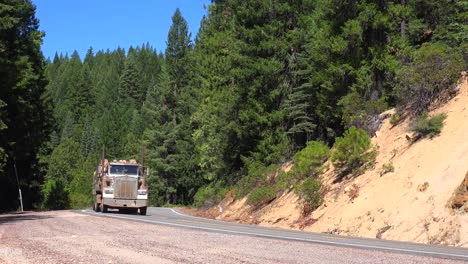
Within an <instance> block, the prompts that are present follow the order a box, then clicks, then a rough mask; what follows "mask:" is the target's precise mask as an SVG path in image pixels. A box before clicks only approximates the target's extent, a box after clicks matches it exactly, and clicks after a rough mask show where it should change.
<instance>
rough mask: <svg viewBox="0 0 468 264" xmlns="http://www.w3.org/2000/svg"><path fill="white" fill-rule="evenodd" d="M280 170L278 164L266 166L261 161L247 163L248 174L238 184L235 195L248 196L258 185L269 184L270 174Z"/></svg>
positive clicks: (238, 196)
mask: <svg viewBox="0 0 468 264" xmlns="http://www.w3.org/2000/svg"><path fill="white" fill-rule="evenodd" d="M278 170H279V166H278V165H270V166H268V167H267V166H265V165H263V164H262V163H260V162H252V163H250V164H248V165H247V175H245V176H244V177H242V178H241V179H240V180H239V181H238V182H237V184H236V186H235V190H234V196H235V198H236V199H238V198H241V197H244V196H246V195H247V194H248V193H249V192H250V191H252V190H253V189H255V188H256V187H260V186H264V185H268V184H269V183H268V182H267V180H268V176H269V175H271V174H273V173H276V171H278Z"/></svg>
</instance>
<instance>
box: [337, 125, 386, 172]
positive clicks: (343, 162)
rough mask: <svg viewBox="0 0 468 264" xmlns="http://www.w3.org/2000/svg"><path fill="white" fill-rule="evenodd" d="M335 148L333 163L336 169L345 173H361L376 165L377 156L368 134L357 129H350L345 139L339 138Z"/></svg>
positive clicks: (344, 136)
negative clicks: (362, 170)
mask: <svg viewBox="0 0 468 264" xmlns="http://www.w3.org/2000/svg"><path fill="white" fill-rule="evenodd" d="M333 148H334V151H333V153H332V156H331V161H332V163H333V165H334V166H335V168H338V169H342V170H344V172H351V173H359V172H361V169H365V168H366V167H368V166H371V165H372V164H373V163H374V161H375V157H376V155H377V150H376V149H375V147H372V142H371V139H370V137H369V136H368V135H367V133H366V132H365V131H364V130H362V129H358V128H355V127H350V128H349V129H348V130H347V131H346V132H345V133H344V135H343V137H337V138H336V141H335V144H334V145H333Z"/></svg>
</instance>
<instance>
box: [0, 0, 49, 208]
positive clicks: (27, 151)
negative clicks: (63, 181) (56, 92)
mask: <svg viewBox="0 0 468 264" xmlns="http://www.w3.org/2000/svg"><path fill="white" fill-rule="evenodd" d="M42 37H43V32H41V31H39V22H38V20H37V19H36V17H35V7H34V5H33V4H32V3H31V1H28V0H25V1H15V0H8V1H3V2H2V4H0V82H1V89H0V120H1V121H0V163H1V164H3V166H4V168H3V171H4V173H2V177H0V199H1V201H2V203H1V205H0V210H12V209H16V208H18V205H19V203H18V200H17V194H18V193H17V189H18V188H17V187H18V185H17V183H16V176H15V169H14V165H15V164H16V168H17V171H18V174H19V176H20V177H19V178H20V183H19V185H20V188H22V190H23V200H24V207H25V208H31V207H32V205H33V203H34V202H35V201H37V200H39V189H38V188H37V184H35V183H36V182H41V181H42V174H41V173H40V168H39V164H38V158H37V154H38V153H39V149H40V147H41V145H42V143H43V142H44V141H45V140H47V137H48V132H49V128H50V115H49V110H50V108H49V101H48V98H47V97H46V96H45V93H44V91H45V86H46V83H47V81H46V78H45V75H44V58H43V56H42V53H41V51H40V45H41V43H42Z"/></svg>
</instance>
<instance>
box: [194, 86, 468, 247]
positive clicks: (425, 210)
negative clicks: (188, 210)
mask: <svg viewBox="0 0 468 264" xmlns="http://www.w3.org/2000/svg"><path fill="white" fill-rule="evenodd" d="M458 88H459V90H458V94H457V95H456V96H455V97H454V98H452V99H451V100H450V101H449V102H448V103H446V104H445V105H443V106H442V107H440V108H438V109H437V110H434V111H433V112H432V113H431V114H436V113H446V114H447V119H446V120H445V122H444V127H443V130H442V133H441V134H440V135H439V136H437V137H435V138H433V139H426V138H425V139H421V140H419V141H417V142H415V143H411V142H410V141H408V139H407V138H406V135H407V133H408V130H409V121H408V120H405V121H403V122H401V123H400V124H398V125H396V126H392V125H391V124H390V120H389V119H390V118H388V117H389V116H390V114H391V113H392V112H391V111H389V112H387V113H385V116H386V117H387V118H386V119H385V120H384V123H383V125H382V127H381V129H380V130H379V131H378V132H377V134H376V136H375V137H374V138H373V139H372V141H373V143H374V144H376V145H378V146H379V154H378V156H377V160H376V164H375V167H374V168H373V169H371V170H369V171H367V172H366V173H364V174H362V175H360V176H358V177H355V178H353V179H348V180H344V181H341V182H336V173H335V172H334V171H333V169H330V170H329V171H327V172H325V173H324V174H323V175H322V182H323V184H324V186H325V188H326V189H327V190H328V192H327V194H326V196H325V202H324V203H323V205H322V206H321V207H319V208H318V209H317V210H315V211H314V212H313V213H312V214H311V215H310V216H309V217H307V218H306V219H304V217H303V216H301V213H302V210H303V208H302V206H303V205H302V203H301V201H300V200H299V199H298V197H297V196H296V195H295V194H294V192H293V191H292V190H289V191H286V192H285V193H283V194H282V195H281V196H280V197H279V198H277V199H276V200H274V201H273V202H271V203H270V204H269V205H267V206H265V207H263V208H261V209H259V210H257V211H253V212H252V211H251V208H250V207H249V206H247V205H246V204H245V200H246V199H245V198H244V199H241V200H233V199H232V198H231V197H230V196H229V195H228V196H227V197H226V199H224V200H223V201H222V202H221V203H220V205H219V206H215V207H213V208H211V209H209V210H206V211H196V212H193V211H192V213H194V214H198V215H204V216H208V217H213V218H217V219H223V220H227V221H237V222H243V223H254V224H259V225H263V226H278V227H287V228H295V229H298V228H303V229H305V230H307V231H317V232H329V233H336V234H344V235H353V236H362V237H371V238H376V237H377V238H382V239H391V240H402V241H414V242H421V243H434V244H448V245H458V246H463V247H468V203H467V202H468V178H467V177H468V174H467V173H468V82H467V79H466V78H465V79H464V80H463V81H462V82H461V83H460V85H459V87H458ZM384 164H392V165H393V167H394V171H393V172H389V173H385V174H383V175H381V174H382V173H381V172H382V166H383V165H384ZM465 175H467V176H466V177H465ZM219 207H221V208H222V213H220V210H219Z"/></svg>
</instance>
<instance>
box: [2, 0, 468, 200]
mask: <svg viewBox="0 0 468 264" xmlns="http://www.w3.org/2000/svg"><path fill="white" fill-rule="evenodd" d="M207 10H208V13H207V15H206V16H205V17H204V18H203V20H202V22H201V26H200V30H199V32H198V34H197V36H196V38H195V42H192V41H191V35H190V33H189V32H190V31H189V28H188V24H187V21H186V20H185V19H184V18H183V16H182V14H181V13H180V10H176V12H175V13H174V15H173V17H172V25H171V27H170V28H169V33H168V36H167V49H166V50H165V51H164V54H162V53H159V54H158V53H157V52H156V50H154V49H153V48H152V47H151V46H149V44H145V45H143V46H139V47H130V48H129V50H128V51H126V50H123V49H121V48H118V49H116V50H114V51H109V50H107V51H97V52H95V51H94V50H93V49H89V50H88V52H87V54H86V56H85V58H84V60H81V59H80V57H79V56H78V53H77V52H74V53H73V54H72V55H71V56H70V57H69V56H68V55H61V54H60V55H59V54H57V55H56V56H55V57H54V58H53V60H52V61H48V62H47V63H46V67H45V68H46V71H45V76H44V73H43V72H42V68H43V65H42V62H43V59H42V56H41V54H40V51H39V50H40V49H39V46H40V42H41V37H42V33H41V32H39V31H38V30H37V28H38V24H37V20H36V19H35V18H34V7H33V5H32V4H31V3H30V1H26V2H24V3H22V4H19V3H18V4H14V3H13V4H12V3H9V4H4V5H0V14H2V18H5V19H4V20H5V21H6V22H5V21H4V22H5V23H0V24H1V25H0V33H1V34H0V47H2V48H0V58H1V59H0V64H1V65H0V66H1V67H0V76H1V80H2V85H3V86H2V89H1V90H0V136H1V137H0V138H1V141H0V167H2V164H3V167H4V170H3V171H4V172H6V174H8V176H7V177H3V178H2V177H0V188H1V189H0V198H1V199H2V200H8V201H14V200H15V199H16V194H15V193H14V191H12V190H14V188H12V186H13V183H14V181H13V178H12V176H13V174H12V171H13V170H12V167H11V166H12V165H11V164H13V162H12V161H14V160H16V161H17V162H18V164H17V166H18V168H19V169H20V170H21V171H20V172H19V173H20V174H21V175H24V180H23V182H21V183H20V184H21V186H22V187H24V188H26V186H28V188H29V186H37V185H40V184H43V193H44V198H45V200H44V204H45V206H50V207H54V208H64V207H69V206H73V207H81V206H85V205H86V204H88V203H89V197H88V196H86V192H87V188H88V178H87V175H90V174H91V173H92V171H89V170H91V169H90V168H88V165H83V164H87V163H86V162H85V161H86V160H88V161H90V159H91V160H94V159H95V157H96V156H98V154H99V153H98V152H99V150H100V149H101V147H102V145H105V146H106V149H107V156H108V157H109V158H110V159H114V158H116V159H122V158H132V157H139V153H140V150H141V146H142V145H145V146H146V149H147V156H146V165H147V166H149V167H150V168H151V175H150V176H149V178H148V184H149V186H150V204H152V205H164V204H189V203H191V202H193V201H194V200H195V203H196V204H197V205H203V204H204V203H205V201H206V204H210V203H211V202H214V201H218V200H219V199H220V197H222V195H223V193H225V187H226V186H234V188H235V196H236V197H241V196H242V197H243V196H245V195H247V194H248V193H249V192H251V191H254V190H256V191H255V192H257V193H258V194H262V195H264V196H265V197H271V196H272V195H271V193H272V192H267V191H268V190H267V186H270V187H271V188H273V189H274V191H275V192H276V191H282V190H285V189H287V188H289V187H290V186H291V185H298V183H299V182H301V181H302V180H303V179H307V180H306V181H304V183H302V184H301V185H307V186H308V187H307V188H306V187H304V188H303V189H304V190H306V189H307V190H310V191H307V192H309V193H312V194H313V193H314V192H315V191H317V186H316V185H314V182H313V181H314V180H309V179H313V178H315V176H317V175H318V174H319V173H320V171H321V170H322V166H323V161H324V160H326V159H327V158H328V156H329V155H330V153H329V150H328V148H327V147H326V145H325V144H328V145H331V143H333V142H334V141H335V138H336V143H335V151H334V152H333V154H332V162H333V163H334V164H335V166H337V168H340V169H342V170H343V171H344V172H345V173H347V172H353V173H357V172H359V171H361V170H362V169H364V168H365V167H366V166H367V165H369V164H371V163H372V160H373V159H374V156H375V154H376V151H375V149H374V148H373V147H372V145H371V143H370V139H369V138H368V136H367V135H365V133H364V131H361V130H358V129H356V128H354V127H358V128H362V129H364V130H365V131H367V132H368V134H369V135H372V134H373V133H374V132H375V131H376V129H378V128H379V125H380V120H379V119H378V114H379V113H380V112H382V111H383V110H385V109H386V108H387V107H388V106H391V107H393V106H396V105H397V106H399V107H400V108H401V109H403V106H408V107H409V109H410V110H412V111H413V112H415V113H419V112H424V111H425V110H424V109H427V108H428V107H429V105H430V103H431V102H433V101H434V100H435V99H437V100H439V99H445V98H446V97H449V96H451V95H452V94H453V93H452V91H453V90H452V89H451V87H453V84H454V83H455V81H456V79H457V78H458V75H459V72H460V70H461V69H463V68H466V66H464V65H465V64H464V63H465V62H463V57H462V55H463V56H465V57H466V56H467V55H466V51H465V50H466V44H465V43H466V41H464V40H466V33H465V32H466V30H465V29H466V26H465V25H464V23H463V22H464V21H465V20H466V19H465V16H464V14H465V13H466V5H464V4H463V3H461V2H460V3H458V2H457V3H451V2H450V1H448V0H443V1H435V0H429V1H409V2H408V1H393V2H391V1H380V2H378V3H376V2H375V1H369V0H363V1H330V0H318V1H266V0H259V1H241V0H230V1H213V3H211V5H210V6H209V7H208V8H207ZM465 24H466V23H465ZM19 36H23V37H21V38H19ZM461 54H462V55H461ZM465 59H466V58H465ZM45 77H47V79H48V80H49V84H48V85H47V92H46V94H45V93H44V91H43V88H44V86H45V85H46V78H45ZM31 91H33V92H31ZM47 100H50V101H51V102H53V104H54V108H53V114H52V115H51V114H50V113H49V111H48V109H47V108H48V107H47V105H48V102H47ZM440 101H443V100H440ZM51 117H53V118H54V120H55V122H56V124H55V125H54V126H53V128H50V126H49V125H50V122H49V120H50V118H51ZM395 118H396V117H395ZM391 120H394V117H392V118H391ZM392 122H393V121H392ZM395 122H396V121H395ZM348 127H351V128H350V129H349V130H348V131H346V132H344V131H345V129H346V128H348ZM31 131H33V132H31ZM343 132H344V136H343V137H339V138H337V136H340V135H343ZM31 133H33V134H31ZM49 133H50V142H47V143H46V144H44V145H43V146H42V148H41V144H43V143H44V141H46V140H48V137H49ZM307 142H311V143H309V144H308V145H307ZM318 142H324V143H318ZM39 149H41V160H42V161H43V163H40V164H39V163H38V160H37V156H38V155H37V153H38V152H39ZM294 149H302V150H301V151H300V152H299V153H297V154H296V156H294V162H295V164H296V166H295V167H294V169H293V171H292V172H290V173H283V172H281V171H280V170H279V169H278V167H277V166H274V165H271V164H281V163H283V162H284V161H286V160H290V159H291V157H292V156H293V155H292V150H294ZM65 152H69V153H65ZM59 153H61V154H63V155H64V157H59V155H58V154H59ZM70 160H73V161H74V162H76V163H77V164H79V165H73V164H70ZM47 167H48V170H47ZM45 172H47V176H46V177H45V178H44V177H43V175H44V173H45ZM62 172H63V173H62ZM276 174H277V175H276ZM275 175H276V177H274V176H275ZM221 183H222V184H221ZM2 186H4V187H2ZM201 186H204V187H201ZM314 186H315V187H314ZM270 187H269V188H270ZM314 188H315V189H314ZM298 189H300V188H298ZM25 193H28V194H29V193H36V194H35V195H36V196H37V195H38V194H39V192H38V190H33V188H32V187H31V188H29V190H28V191H25ZM267 194H270V195H267ZM33 196H34V195H32V196H31V197H29V198H30V199H29V200H37V199H38V197H33ZM259 196H261V195H259ZM51 197H58V199H59V200H60V202H57V204H53V203H50V202H51V201H53V200H54V199H55V198H53V199H51ZM310 197H312V196H310ZM4 198H5V199H4ZM310 199H311V200H313V201H318V198H313V199H312V198H310ZM262 200H263V198H262V199H259V201H262ZM255 203H257V202H255ZM260 203H262V202H260ZM313 203H314V204H318V203H317V202H313ZM14 205H15V202H9V205H7V207H13V206H14ZM314 206H315V205H314Z"/></svg>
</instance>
